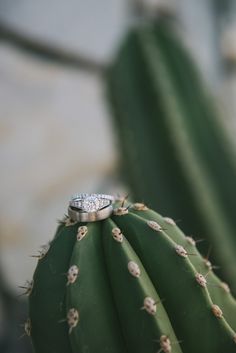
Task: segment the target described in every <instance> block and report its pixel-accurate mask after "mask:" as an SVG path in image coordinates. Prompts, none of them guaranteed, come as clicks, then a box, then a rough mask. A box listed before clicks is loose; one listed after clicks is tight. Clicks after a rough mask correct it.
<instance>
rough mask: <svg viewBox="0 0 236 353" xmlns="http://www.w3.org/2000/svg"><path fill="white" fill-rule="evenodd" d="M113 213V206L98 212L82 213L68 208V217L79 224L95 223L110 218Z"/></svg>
mask: <svg viewBox="0 0 236 353" xmlns="http://www.w3.org/2000/svg"><path fill="white" fill-rule="evenodd" d="M112 211H113V207H112V205H110V206H108V207H105V208H103V209H101V210H98V211H96V212H81V211H80V210H78V209H73V208H72V207H71V206H69V207H68V215H69V217H70V218H71V219H72V220H73V221H77V222H95V221H101V220H103V219H106V218H108V217H109V216H110V215H111V214H112Z"/></svg>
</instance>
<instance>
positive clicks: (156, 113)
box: [107, 19, 236, 293]
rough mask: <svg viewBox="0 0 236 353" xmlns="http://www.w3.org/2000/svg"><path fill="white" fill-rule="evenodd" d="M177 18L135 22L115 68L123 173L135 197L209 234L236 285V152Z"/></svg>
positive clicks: (111, 86) (113, 94)
mask: <svg viewBox="0 0 236 353" xmlns="http://www.w3.org/2000/svg"><path fill="white" fill-rule="evenodd" d="M172 26H173V24H171V25H170V24H169V23H168V22H167V21H166V20H164V19H160V21H159V22H158V23H152V24H144V25H142V26H139V27H137V28H135V29H132V31H131V32H130V33H129V35H128V37H127V38H126V40H125V42H124V44H123V45H122V48H121V50H120V52H119V54H118V56H117V59H116V60H115V61H114V63H113V65H112V66H111V68H110V70H109V74H108V76H107V87H108V90H107V91H108V96H109V100H110V101H111V107H112V109H113V114H114V116H115V121H116V127H117V130H118V132H119V137H120V145H121V150H122V154H121V158H122V161H123V165H124V169H125V173H123V175H125V176H126V181H127V182H128V185H129V187H130V189H131V193H132V195H133V197H134V198H136V199H140V200H142V199H145V200H146V202H147V203H148V205H149V206H150V207H152V208H154V209H159V210H160V212H161V213H163V214H171V215H172V217H173V218H174V219H180V220H181V222H182V223H181V226H182V228H183V230H184V232H185V233H186V234H190V232H193V234H194V235H195V236H196V237H201V238H206V239H207V240H208V243H206V244H207V245H206V246H205V251H207V248H208V247H209V243H210V244H211V245H212V254H211V256H212V258H213V261H214V262H215V263H216V264H217V265H219V267H220V274H221V275H223V277H224V278H225V279H226V280H227V281H228V282H229V283H230V284H231V286H232V289H233V290H234V291H235V293H236V266H235V258H236V251H235V249H236V237H235V227H236V217H235V209H236V195H235V191H234V190H235V187H234V182H235V179H236V168H235V158H234V155H233V153H234V152H233V148H232V146H230V142H229V138H227V137H226V134H225V131H224V130H223V128H222V127H221V124H220V121H219V118H218V112H216V109H215V108H214V107H213V105H212V102H211V100H210V98H209V97H208V94H207V92H206V89H205V88H204V86H203V84H202V82H201V79H200V78H199V74H198V72H197V70H196V68H195V66H194V64H193V62H192V60H191V58H190V57H189V55H188V53H187V51H186V49H185V48H184V47H183V46H182V44H181V43H180V41H179V38H178V37H177V35H176V33H175V32H176V31H175V30H173V28H172ZM202 250H203V247H202Z"/></svg>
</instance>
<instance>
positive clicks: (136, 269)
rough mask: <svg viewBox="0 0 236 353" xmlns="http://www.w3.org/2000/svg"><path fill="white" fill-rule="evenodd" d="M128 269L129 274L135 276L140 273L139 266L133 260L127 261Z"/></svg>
mask: <svg viewBox="0 0 236 353" xmlns="http://www.w3.org/2000/svg"><path fill="white" fill-rule="evenodd" d="M128 270H129V272H130V274H131V275H132V276H134V277H136V278H138V277H140V275H141V271H140V268H139V266H138V264H137V263H136V262H134V261H129V262H128Z"/></svg>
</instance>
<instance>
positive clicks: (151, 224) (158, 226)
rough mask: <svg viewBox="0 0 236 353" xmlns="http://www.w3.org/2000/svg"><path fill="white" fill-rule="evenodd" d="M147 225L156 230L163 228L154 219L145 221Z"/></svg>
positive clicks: (159, 230)
mask: <svg viewBox="0 0 236 353" xmlns="http://www.w3.org/2000/svg"><path fill="white" fill-rule="evenodd" d="M147 225H148V226H149V227H150V228H152V229H154V230H156V231H157V232H161V231H162V230H163V228H162V227H161V226H160V224H158V223H157V222H155V221H147Z"/></svg>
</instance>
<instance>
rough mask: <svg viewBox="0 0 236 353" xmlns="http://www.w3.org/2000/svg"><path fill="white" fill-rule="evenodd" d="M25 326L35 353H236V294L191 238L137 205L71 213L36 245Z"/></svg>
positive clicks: (171, 222)
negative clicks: (83, 219)
mask: <svg viewBox="0 0 236 353" xmlns="http://www.w3.org/2000/svg"><path fill="white" fill-rule="evenodd" d="M38 257H39V259H38V265H37V268H36V270H35V273H34V276H33V281H32V282H30V284H29V287H28V290H27V291H26V292H27V295H29V319H28V320H27V323H26V331H27V334H28V335H30V336H31V339H32V343H33V346H34V350H35V353H54V352H57V353H70V352H71V353H72V352H89V353H105V352H107V353H125V352H127V353H128V352H131V353H133V352H137V353H138V352H140V353H144V352H145V353H157V352H159V353H161V352H163V353H189V352H191V353H199V352H201V353H209V352H212V353H213V352H214V353H222V352H227V353H231V352H232V353H233V352H235V351H236V333H235V330H236V301H235V299H234V298H233V297H232V295H231V294H230V291H229V288H228V287H227V285H226V284H224V283H222V282H221V281H220V280H219V279H218V278H217V277H216V276H215V274H214V273H213V272H212V268H211V265H210V264H209V263H208V262H207V261H206V259H204V258H202V257H201V255H200V254H199V252H198V250H197V248H196V246H195V242H194V240H193V239H192V238H189V237H186V236H185V235H184V234H183V233H182V232H181V230H180V229H179V228H178V227H177V225H176V224H175V222H174V221H173V220H172V219H170V218H167V217H162V216H160V215H159V214H157V213H156V212H154V211H152V210H150V209H148V208H147V207H146V206H145V205H143V204H132V205H130V207H126V206H124V205H121V206H120V205H116V207H115V209H114V212H113V214H112V216H111V217H110V218H107V219H105V220H103V221H99V222H92V223H87V224H85V223H75V222H73V221H71V220H70V219H69V218H68V217H67V218H65V219H64V221H63V222H62V223H61V224H60V226H59V227H58V230H57V232H56V235H55V237H54V239H53V240H52V241H51V242H50V243H49V244H48V245H47V246H46V247H44V248H43V249H42V251H40V253H39V255H38Z"/></svg>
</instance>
